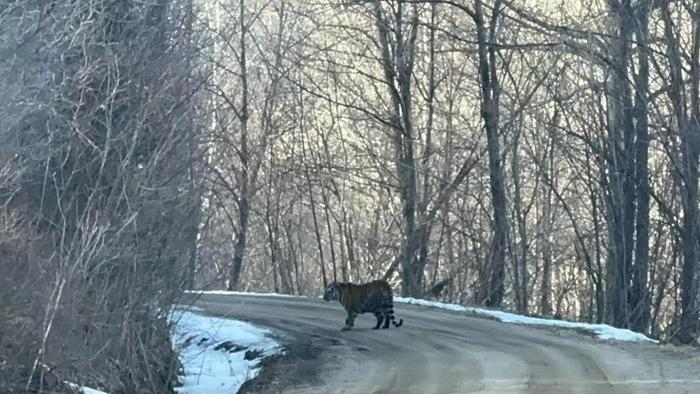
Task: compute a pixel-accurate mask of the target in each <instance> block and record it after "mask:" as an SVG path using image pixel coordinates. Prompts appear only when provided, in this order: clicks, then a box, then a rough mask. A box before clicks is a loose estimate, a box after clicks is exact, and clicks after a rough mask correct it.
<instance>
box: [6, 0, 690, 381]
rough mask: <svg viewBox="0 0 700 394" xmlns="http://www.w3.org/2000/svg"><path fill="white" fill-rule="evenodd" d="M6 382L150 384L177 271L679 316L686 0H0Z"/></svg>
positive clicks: (163, 365) (168, 369) (637, 327)
mask: <svg viewBox="0 0 700 394" xmlns="http://www.w3.org/2000/svg"><path fill="white" fill-rule="evenodd" d="M0 87H1V88H2V89H1V90H0V92H2V94H0V332H2V335H0V392H17V391H20V390H25V391H32V392H41V391H51V390H57V389H56V388H57V387H60V386H61V385H62V384H63V383H62V382H64V381H66V380H71V379H73V380H74V381H75V380H81V381H87V382H93V383H96V384H99V385H100V386H102V387H108V388H110V389H111V391H112V392H125V393H126V392H128V393H136V392H169V391H171V390H172V388H173V384H174V381H175V375H176V374H177V370H178V361H177V356H176V354H175V353H174V352H173V350H172V346H171V344H170V339H169V337H168V324H169V323H168V320H167V315H168V310H169V308H170V307H171V306H172V305H173V304H175V303H177V302H178V300H179V298H180V297H181V295H182V294H183V292H184V291H185V290H188V289H225V290H237V291H253V292H277V293H284V294H295V295H306V296H313V297H318V296H320V295H321V294H322V293H323V289H324V287H325V286H326V285H327V284H328V283H330V282H333V281H342V282H355V283H359V282H367V281H370V280H374V279H382V278H383V279H386V280H388V281H389V282H390V283H391V284H392V285H393V287H394V289H395V292H396V293H398V294H401V295H403V296H407V297H415V298H427V299H436V300H441V301H445V302H452V303H458V304H463V305H475V306H484V307H488V308H498V309H504V310H509V311H514V312H517V313H520V314H525V315H538V316H547V317H555V318H559V319H566V320H572V321H582V322H592V323H606V324H610V325H613V326H615V327H622V328H629V329H632V330H634V331H638V332H642V333H646V334H648V335H650V336H652V337H654V338H659V339H662V340H665V341H672V342H674V343H679V344H697V343H698V335H699V334H700V320H699V312H700V306H699V305H698V303H699V302H700V289H699V287H698V280H699V275H700V274H699V273H698V260H699V259H700V234H699V231H700V230H699V225H700V222H699V221H700V212H698V208H699V201H698V177H699V174H698V170H699V169H698V166H699V164H700V163H699V161H700V0H667V1H665V0H523V1H511V0H341V1H330V0H151V1H138V0H72V1H55V0H54V1H41V0H6V1H2V2H0Z"/></svg>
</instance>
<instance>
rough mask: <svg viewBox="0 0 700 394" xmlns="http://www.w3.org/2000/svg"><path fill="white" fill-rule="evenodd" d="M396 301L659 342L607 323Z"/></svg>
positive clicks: (610, 337)
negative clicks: (581, 321) (580, 321)
mask: <svg viewBox="0 0 700 394" xmlns="http://www.w3.org/2000/svg"><path fill="white" fill-rule="evenodd" d="M394 301H396V302H403V303H406V304H416V305H423V306H430V307H434V308H440V309H447V310H451V311H455V312H468V313H474V314H477V315H482V316H489V317H493V318H496V319H498V320H500V321H502V322H505V323H515V324H530V325H537V326H550V327H561V328H572V329H583V330H588V331H592V332H594V333H595V334H596V336H597V337H598V338H600V339H606V340H614V341H633V342H642V341H649V342H654V343H656V342H658V341H657V340H654V339H651V338H649V337H647V336H646V335H644V334H640V333H638V332H634V331H632V330H627V329H623V328H615V327H611V326H608V325H606V324H589V323H576V322H570V321H564V320H553V319H543V318H539V317H529V316H522V315H516V314H514V313H508V312H503V311H495V310H490V309H482V308H474V307H466V306H462V305H457V304H445V303H442V302H434V301H426V300H420V299H416V298H410V297H394Z"/></svg>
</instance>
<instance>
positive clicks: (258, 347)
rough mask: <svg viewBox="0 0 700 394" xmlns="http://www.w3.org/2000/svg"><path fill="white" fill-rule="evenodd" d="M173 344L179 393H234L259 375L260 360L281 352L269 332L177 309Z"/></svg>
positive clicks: (228, 320) (173, 318)
mask: <svg viewBox="0 0 700 394" xmlns="http://www.w3.org/2000/svg"><path fill="white" fill-rule="evenodd" d="M171 320H172V321H173V322H175V326H174V332H173V333H172V337H173V342H174V343H175V347H176V349H177V351H178V353H179V354H180V361H181V362H182V365H183V369H184V377H183V378H182V379H181V383H182V384H183V385H182V387H178V388H176V391H177V392H178V393H183V394H205V393H236V392H238V390H239V389H240V387H241V385H243V383H245V382H246V381H247V380H250V379H253V378H254V377H256V376H257V375H258V373H260V361H262V359H263V358H265V357H269V356H272V355H276V354H283V353H284V351H283V349H282V347H281V346H280V344H279V343H277V342H276V341H275V340H273V339H272V338H270V334H271V332H270V331H269V330H266V329H263V328H259V327H256V326H253V325H251V324H248V323H245V322H242V321H238V320H232V319H224V318H218V317H210V316H204V315H200V314H196V313H192V312H190V311H186V310H182V309H177V310H175V312H174V313H173V314H172V316H171Z"/></svg>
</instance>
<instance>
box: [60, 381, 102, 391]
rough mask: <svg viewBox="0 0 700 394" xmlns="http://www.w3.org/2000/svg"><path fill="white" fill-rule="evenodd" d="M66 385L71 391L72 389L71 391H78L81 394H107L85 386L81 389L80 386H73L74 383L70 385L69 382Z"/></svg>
mask: <svg viewBox="0 0 700 394" xmlns="http://www.w3.org/2000/svg"><path fill="white" fill-rule="evenodd" d="M66 384H67V385H68V386H69V387H70V388H71V389H73V390H78V391H79V392H81V393H83V394H107V393H105V392H104V391H100V390H95V389H91V388H90V387H85V386H83V387H81V386H79V385H77V384H75V383H71V382H66Z"/></svg>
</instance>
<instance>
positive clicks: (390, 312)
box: [382, 307, 394, 329]
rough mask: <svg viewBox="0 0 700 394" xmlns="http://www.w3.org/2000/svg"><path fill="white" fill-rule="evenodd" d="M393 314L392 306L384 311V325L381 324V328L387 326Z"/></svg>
mask: <svg viewBox="0 0 700 394" xmlns="http://www.w3.org/2000/svg"><path fill="white" fill-rule="evenodd" d="M393 315H394V309H393V307H390V308H389V309H387V310H385V311H384V326H382V329H386V328H389V323H390V321H391V317H392V316H393Z"/></svg>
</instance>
